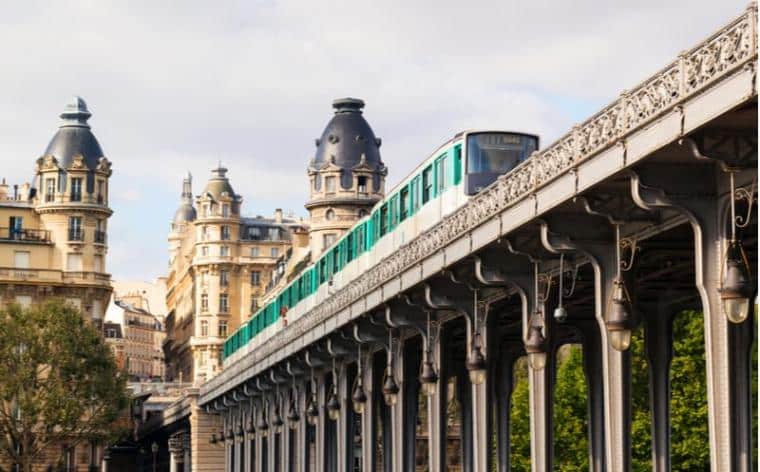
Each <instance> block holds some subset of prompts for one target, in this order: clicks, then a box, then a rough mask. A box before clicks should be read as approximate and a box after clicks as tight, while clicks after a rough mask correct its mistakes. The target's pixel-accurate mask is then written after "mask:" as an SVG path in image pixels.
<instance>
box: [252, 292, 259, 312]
mask: <svg viewBox="0 0 760 472" xmlns="http://www.w3.org/2000/svg"><path fill="white" fill-rule="evenodd" d="M258 309H259V299H258V298H256V297H255V296H251V313H256V310H258Z"/></svg>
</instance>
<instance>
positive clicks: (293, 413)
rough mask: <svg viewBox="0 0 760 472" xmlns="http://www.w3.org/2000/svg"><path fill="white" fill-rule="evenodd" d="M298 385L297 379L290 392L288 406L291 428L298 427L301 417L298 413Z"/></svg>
mask: <svg viewBox="0 0 760 472" xmlns="http://www.w3.org/2000/svg"><path fill="white" fill-rule="evenodd" d="M296 394H297V390H296V386H295V380H294V383H293V390H291V392H290V405H289V406H288V426H290V429H296V428H298V421H299V420H300V419H301V415H299V414H298V405H297V404H296Z"/></svg>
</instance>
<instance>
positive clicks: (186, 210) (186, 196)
mask: <svg viewBox="0 0 760 472" xmlns="http://www.w3.org/2000/svg"><path fill="white" fill-rule="evenodd" d="M180 202H181V203H180V205H179V208H177V211H176V212H174V218H172V223H174V224H178V223H190V222H193V221H195V218H196V217H197V216H198V214H197V213H196V211H195V207H193V176H192V175H191V174H190V172H188V173H187V177H185V178H184V179H182V199H181V201H180Z"/></svg>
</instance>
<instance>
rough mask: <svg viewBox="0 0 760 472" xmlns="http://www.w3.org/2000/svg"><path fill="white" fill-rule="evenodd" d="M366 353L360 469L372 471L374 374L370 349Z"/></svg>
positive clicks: (373, 454)
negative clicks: (365, 398) (365, 397)
mask: <svg viewBox="0 0 760 472" xmlns="http://www.w3.org/2000/svg"><path fill="white" fill-rule="evenodd" d="M366 351H369V352H367V353H366V354H363V359H362V362H363V364H362V366H363V367H362V381H363V384H364V391H365V394H366V395H367V401H366V402H365V403H364V413H362V418H361V420H362V426H361V435H362V471H363V472H372V471H373V470H374V459H375V440H376V438H375V437H374V428H375V424H374V422H375V402H373V401H372V399H373V398H375V385H374V383H373V382H372V378H373V376H374V373H373V369H374V366H373V362H372V352H371V350H370V349H366Z"/></svg>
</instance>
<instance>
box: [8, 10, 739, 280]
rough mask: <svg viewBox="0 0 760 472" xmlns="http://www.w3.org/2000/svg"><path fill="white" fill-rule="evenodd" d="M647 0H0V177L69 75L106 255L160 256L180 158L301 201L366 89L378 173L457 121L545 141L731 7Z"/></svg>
mask: <svg viewBox="0 0 760 472" xmlns="http://www.w3.org/2000/svg"><path fill="white" fill-rule="evenodd" d="M746 6H747V2H745V1H743V0H723V1H720V2H716V1H707V0H699V1H685V0H683V1H681V0H678V1H671V2H667V3H665V4H663V2H659V1H640V2H600V1H576V2H547V1H540V0H539V1H532V2H515V1H503V0H502V1H470V2H449V1H443V0H438V1H416V2H410V1H405V0H386V1H383V2H361V1H357V0H353V1H348V0H346V1H322V2H313V1H302V2H277V1H239V2H233V1H227V2H213V3H211V2H205V1H185V2H181V3H178V2H148V1H145V2H137V1H135V2H109V1H72V2H65V3H64V2H52V1H27V2H8V3H6V2H5V1H4V0H0V9H1V11H2V12H3V15H2V16H0V44H3V54H2V57H1V58H0V61H1V62H0V64H1V66H0V70H2V73H0V177H6V178H7V179H8V181H9V182H11V183H20V182H24V181H28V180H29V178H30V176H31V174H32V172H33V166H34V161H35V159H36V158H37V157H39V155H40V154H41V153H42V152H43V151H44V149H45V146H46V145H47V142H48V141H49V139H50V138H51V137H52V135H53V134H54V132H55V130H56V127H57V125H58V121H59V120H58V116H57V115H58V114H59V113H60V111H61V110H62V108H63V105H64V104H65V103H66V101H67V100H68V99H69V97H70V96H71V95H74V94H78V95H81V96H83V97H84V98H85V99H86V100H87V102H88V104H89V106H90V110H91V111H92V113H93V117H92V119H91V120H90V123H91V125H92V127H93V131H94V132H95V134H96V135H97V137H98V139H99V140H100V143H101V145H102V147H103V150H104V152H105V154H106V155H107V157H108V158H109V159H111V161H112V162H113V169H114V175H113V177H112V200H111V202H112V208H113V209H114V215H113V217H112V218H111V220H110V222H109V242H110V248H109V251H110V252H109V258H108V262H107V265H108V270H109V271H110V272H111V273H112V274H113V275H114V278H115V279H117V280H125V279H140V280H150V279H152V278H154V277H156V276H159V275H165V273H166V259H167V251H166V247H167V245H166V237H167V233H168V228H169V220H170V218H171V216H172V214H173V213H174V210H175V209H176V206H177V204H178V201H179V192H180V184H181V179H182V176H183V175H184V174H185V173H186V172H188V171H190V172H192V173H193V176H194V192H195V193H196V194H197V193H200V191H201V190H202V188H203V185H204V184H205V181H206V180H207V178H208V176H209V175H210V174H209V170H210V169H211V168H212V167H214V166H215V164H216V162H217V161H219V160H221V161H222V162H223V163H224V164H225V166H226V167H228V168H229V170H230V173H229V175H230V178H231V180H232V185H233V187H234V188H235V190H236V191H237V192H238V193H240V194H242V195H243V198H244V206H243V208H244V212H245V213H247V214H251V215H256V214H271V213H272V212H273V211H274V209H275V208H283V209H285V210H286V211H288V210H291V211H293V212H294V213H295V214H297V215H305V214H306V212H305V210H304V209H303V203H304V201H305V200H306V196H307V185H306V174H305V169H306V165H307V162H308V160H309V159H310V158H311V156H312V153H313V151H314V138H316V137H317V136H319V135H320V134H321V132H322V129H323V127H324V125H325V124H326V123H327V121H328V120H329V118H330V116H331V113H332V111H331V108H330V103H331V101H332V99H334V98H336V97H342V96H355V97H360V98H363V99H364V100H365V102H366V103H367V105H366V108H365V116H366V117H367V119H368V121H369V122H370V124H371V125H372V127H373V128H374V130H375V133H376V134H377V135H378V136H380V137H381V138H382V139H383V146H382V148H381V153H382V156H383V159H384V161H385V162H386V164H387V165H388V167H389V172H390V174H389V184H390V185H393V184H394V183H395V182H398V181H399V180H400V179H401V178H403V177H404V175H406V173H407V172H408V171H409V170H410V169H412V168H413V167H414V166H415V165H416V164H417V163H418V162H419V161H420V160H421V159H423V158H424V157H425V156H426V155H427V153H428V152H430V151H432V150H433V149H434V148H435V147H436V146H437V145H438V144H440V142H442V141H443V140H445V139H447V138H448V137H449V136H451V135H452V134H453V133H454V132H456V131H457V130H460V129H465V128H475V127H491V128H506V129H516V130H523V131H530V132H535V133H538V134H540V135H541V136H542V142H543V144H544V145H546V144H549V143H550V142H551V141H553V140H554V139H555V138H557V137H558V136H559V135H561V134H562V133H564V132H566V131H567V130H569V129H570V128H571V127H572V126H573V125H574V124H576V123H579V122H581V121H583V120H584V119H585V118H586V117H588V116H589V115H590V114H592V113H593V112H594V111H596V110H597V109H599V108H600V107H602V106H603V105H605V104H606V103H608V102H610V101H612V100H614V99H615V98H616V97H617V96H618V95H619V93H620V92H621V91H622V90H623V89H628V88H631V87H633V86H635V85H636V84H637V83H638V82H639V81H641V80H642V79H644V78H646V77H647V76H649V75H651V74H652V73H654V72H655V71H657V70H658V69H660V68H661V67H662V66H664V65H665V64H666V63H667V62H669V61H671V60H672V59H674V58H675V57H676V56H677V54H678V53H679V52H680V51H682V50H684V49H688V48H690V47H692V46H693V45H694V44H695V43H696V42H698V41H700V40H702V39H703V38H704V37H706V36H707V35H709V34H710V33H712V32H713V31H714V30H715V29H717V28H718V27H720V26H722V25H723V24H724V23H726V22H727V21H729V19H731V18H733V17H734V16H736V15H738V14H740V13H741V11H742V10H743V8H745V7H746Z"/></svg>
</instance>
